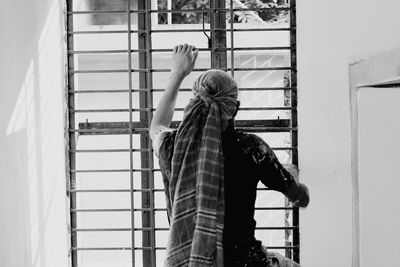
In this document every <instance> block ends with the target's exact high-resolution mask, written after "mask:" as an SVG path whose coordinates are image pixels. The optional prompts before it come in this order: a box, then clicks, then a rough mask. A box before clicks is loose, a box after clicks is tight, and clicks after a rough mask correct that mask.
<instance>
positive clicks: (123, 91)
mask: <svg viewBox="0 0 400 267" xmlns="http://www.w3.org/2000/svg"><path fill="white" fill-rule="evenodd" d="M285 90H296V88H295V87H253V88H252V87H241V88H239V91H285ZM129 91H130V92H132V93H134V92H164V91H165V89H159V88H155V89H132V90H128V89H117V90H113V89H110V90H69V91H68V93H70V94H103V93H105V94H108V93H110V94H111V93H128V92H129ZM191 91H192V89H191V88H181V89H179V92H191Z"/></svg>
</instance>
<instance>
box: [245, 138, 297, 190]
mask: <svg viewBox="0 0 400 267" xmlns="http://www.w3.org/2000/svg"><path fill="white" fill-rule="evenodd" d="M247 139H248V140H247V141H246V143H247V144H246V146H247V153H248V154H250V156H251V159H252V161H253V162H254V163H255V172H256V175H257V176H258V177H259V179H260V180H261V182H262V183H263V184H264V185H265V186H266V187H268V188H269V189H271V190H275V191H279V192H281V193H283V194H285V195H286V196H288V195H287V193H288V191H289V188H292V189H293V187H296V186H297V181H296V180H295V178H294V177H293V175H292V174H291V173H290V172H289V171H288V170H287V169H286V168H284V167H283V166H282V164H281V163H280V162H279V160H278V158H277V157H276V155H275V153H274V151H273V150H272V149H271V147H270V146H269V145H268V144H267V143H266V142H265V141H264V140H263V139H261V138H260V137H258V136H256V135H249V137H248V138H247Z"/></svg>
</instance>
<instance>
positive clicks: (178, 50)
mask: <svg viewBox="0 0 400 267" xmlns="http://www.w3.org/2000/svg"><path fill="white" fill-rule="evenodd" d="M182 48H183V45H178V49H177V50H176V52H177V53H180V52H182Z"/></svg>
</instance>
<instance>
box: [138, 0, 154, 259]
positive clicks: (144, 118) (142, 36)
mask: <svg viewBox="0 0 400 267" xmlns="http://www.w3.org/2000/svg"><path fill="white" fill-rule="evenodd" d="M138 9H139V10H145V11H146V12H139V13H138V30H142V31H145V32H143V33H139V35H138V42H139V43H138V48H139V50H141V52H139V69H147V71H146V72H140V73H139V88H140V89H149V83H148V82H149V78H148V74H149V73H150V69H149V65H148V63H149V62H148V60H149V59H150V60H151V58H149V57H148V54H149V50H150V48H149V43H148V40H149V36H148V35H149V33H150V31H149V30H148V29H147V27H148V26H149V20H150V16H148V15H149V14H150V12H149V11H148V9H149V7H148V2H147V0H146V1H138ZM150 23H151V21H150ZM150 79H151V77H150ZM150 94H151V90H144V91H142V92H139V108H140V109H143V110H142V111H140V114H139V117H140V125H142V126H143V127H148V125H149V123H150V121H149V112H151V111H149V110H148V108H149V106H148V98H149V95H150ZM149 147H150V140H149V134H148V132H141V133H140V148H141V149H146V148H149ZM149 159H150V153H149V152H146V151H142V152H140V160H141V168H143V169H147V168H150V161H149ZM141 176H142V177H141V182H142V189H149V188H150V182H149V181H150V172H147V171H146V172H141ZM150 195H151V193H150V192H142V208H144V209H148V208H150V206H151V199H150ZM151 221H152V219H151V212H150V211H148V210H143V211H142V227H144V228H148V227H151ZM151 244H152V231H145V232H143V233H142V246H143V247H151ZM142 253H143V266H151V263H152V251H151V250H150V251H149V250H147V249H146V250H143V251H142Z"/></svg>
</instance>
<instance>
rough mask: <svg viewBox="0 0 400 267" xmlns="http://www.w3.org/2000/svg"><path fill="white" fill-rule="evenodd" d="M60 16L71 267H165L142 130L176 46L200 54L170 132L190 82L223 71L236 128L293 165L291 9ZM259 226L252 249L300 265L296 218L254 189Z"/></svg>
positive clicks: (103, 3)
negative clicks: (236, 102) (230, 82)
mask: <svg viewBox="0 0 400 267" xmlns="http://www.w3.org/2000/svg"><path fill="white" fill-rule="evenodd" d="M200 2H201V3H202V4H201V5H200V4H198V3H200ZM66 7H67V13H66V19H67V36H68V42H67V49H68V85H67V101H68V107H69V109H68V120H67V125H66V128H67V129H68V134H67V137H68V155H69V157H68V170H69V180H68V196H69V203H70V236H71V262H72V266H74V267H75V266H82V267H88V266H96V267H98V266H162V262H163V257H164V254H165V245H166V238H167V233H168V221H167V215H166V208H165V198H164V195H163V185H162V179H161V173H160V170H159V166H158V161H157V159H156V158H155V157H154V154H153V151H152V149H151V141H150V139H149V135H148V129H149V125H150V121H151V118H152V113H153V111H154V109H155V107H156V106H157V103H158V100H159V98H160V96H161V94H162V92H163V90H164V88H163V86H164V85H165V83H166V79H167V78H168V75H169V74H168V72H169V69H168V68H169V62H170V57H171V54H172V48H173V46H174V45H175V44H178V43H185V42H186V43H191V44H195V45H196V47H197V48H198V50H199V57H198V60H197V64H196V69H195V70H194V71H193V72H192V74H190V75H189V76H188V77H187V78H186V80H185V81H184V82H183V84H182V88H181V89H180V94H179V96H178V101H177V104H178V106H177V108H176V112H175V115H174V118H173V122H172V127H173V128H176V127H177V126H178V125H179V121H180V119H181V118H182V115H183V113H182V111H183V107H184V106H185V104H186V103H187V101H188V99H189V98H190V97H191V93H190V87H191V84H192V83H193V81H194V79H195V78H196V77H197V76H198V75H199V74H200V73H201V72H202V71H204V70H207V69H210V68H220V69H224V70H226V71H228V72H230V73H231V74H232V75H233V76H234V77H235V79H236V80H237V82H238V85H239V87H240V93H239V97H240V100H241V103H242V105H241V106H242V107H241V108H240V111H239V113H238V116H237V123H236V125H237V128H239V129H241V130H243V131H245V132H252V133H256V134H257V135H259V136H261V137H262V138H263V139H265V140H266V141H267V142H268V143H269V144H270V145H271V146H272V147H273V149H274V150H275V152H276V154H277V155H278V157H279V159H280V160H281V161H283V162H286V163H292V164H294V165H297V164H298V153H297V93H296V92H297V91H296V89H297V81H296V72H297V69H296V19H295V18H296V5H295V1H294V0H290V1H288V0H259V1H245V0H209V1H195V0H186V1H175V0H143V1H137V0H113V1H109V0H67V1H66ZM231 18H232V19H231ZM255 218H256V220H257V226H258V227H257V229H256V238H258V239H261V240H262V241H263V243H264V244H265V245H267V246H268V247H269V248H270V249H271V250H276V251H278V252H280V253H282V254H284V255H286V256H287V257H290V258H293V259H294V260H295V261H297V262H298V261H299V252H300V244H299V213H298V209H297V208H293V207H292V206H290V205H289V203H288V202H287V201H286V200H285V198H284V197H283V196H282V195H281V194H278V193H276V192H273V191H268V189H265V188H264V187H263V186H262V185H260V186H259V188H258V197H257V203H256V214H255Z"/></svg>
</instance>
